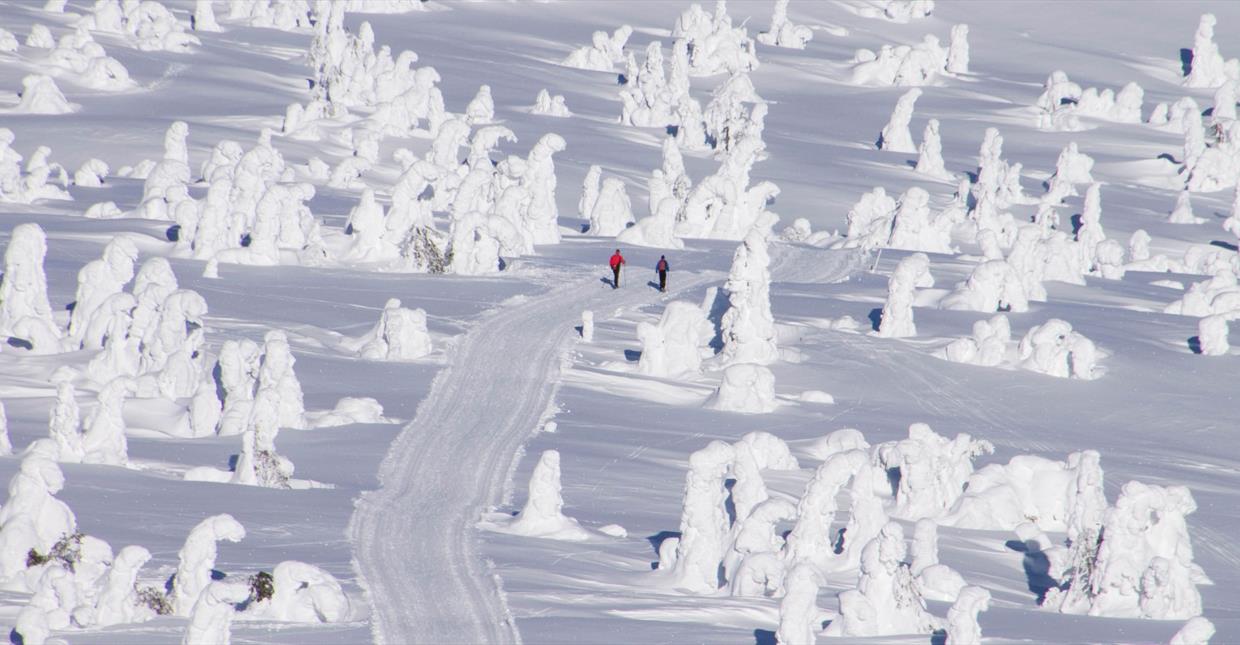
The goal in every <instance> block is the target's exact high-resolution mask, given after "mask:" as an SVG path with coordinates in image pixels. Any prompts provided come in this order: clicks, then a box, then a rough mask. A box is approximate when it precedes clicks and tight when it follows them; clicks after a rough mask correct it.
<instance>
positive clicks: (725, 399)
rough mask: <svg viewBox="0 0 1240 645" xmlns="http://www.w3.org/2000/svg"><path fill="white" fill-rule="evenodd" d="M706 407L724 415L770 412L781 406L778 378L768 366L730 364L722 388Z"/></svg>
mask: <svg viewBox="0 0 1240 645" xmlns="http://www.w3.org/2000/svg"><path fill="white" fill-rule="evenodd" d="M705 405H706V407H707V408H710V409H712V410H722V411H724V412H743V413H746V414H763V413H767V412H771V411H773V410H774V409H775V408H776V406H777V405H778V404H777V403H776V401H775V375H774V374H772V373H771V370H769V369H767V368H766V367H765V366H762V365H757V364H754V363H734V364H732V365H729V366H728V367H727V368H726V369H724V370H723V378H722V379H720V381H719V387H718V388H717V389H716V390H715V392H714V393H713V394H711V396H710V398H708V399H707V400H706V404H705Z"/></svg>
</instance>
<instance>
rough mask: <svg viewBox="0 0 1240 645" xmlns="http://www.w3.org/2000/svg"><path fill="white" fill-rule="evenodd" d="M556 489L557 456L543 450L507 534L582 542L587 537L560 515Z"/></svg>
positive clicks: (552, 452)
mask: <svg viewBox="0 0 1240 645" xmlns="http://www.w3.org/2000/svg"><path fill="white" fill-rule="evenodd" d="M560 491H561V486H560V453H559V452H558V451H555V450H547V451H545V452H543V454H542V456H541V457H539V458H538V464H537V465H536V466H534V472H533V474H531V475H530V484H529V499H527V500H526V502H525V507H524V508H522V509H521V514H520V515H518V516H517V519H516V520H514V521H513V522H512V524H509V525H508V529H507V530H508V531H509V532H511V533H516V534H517V535H527V536H530V537H541V538H551V539H555V540H574V541H576V540H585V539H588V538H589V537H590V534H589V533H587V532H586V530H585V529H583V528H581V526H580V525H578V524H577V520H575V519H573V518H571V517H568V516H566V515H564V512H563V508H564V498H563V497H562V496H561V493H560Z"/></svg>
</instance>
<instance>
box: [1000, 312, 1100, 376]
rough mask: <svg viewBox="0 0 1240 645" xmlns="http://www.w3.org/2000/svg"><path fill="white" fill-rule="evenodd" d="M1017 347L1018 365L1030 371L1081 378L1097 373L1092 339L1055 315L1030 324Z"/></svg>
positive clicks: (1096, 353)
mask: <svg viewBox="0 0 1240 645" xmlns="http://www.w3.org/2000/svg"><path fill="white" fill-rule="evenodd" d="M1019 350H1020V360H1021V366H1022V367H1024V368H1025V369H1028V370H1032V371H1034V372H1039V373H1041V374H1048V375H1050V376H1057V377H1059V378H1075V379H1082V380H1092V379H1095V378H1098V376H1099V375H1100V374H1101V371H1100V370H1099V369H1098V367H1097V361H1098V350H1097V348H1096V347H1095V346H1094V343H1093V342H1092V341H1090V340H1089V339H1088V338H1086V337H1085V336H1083V335H1082V334H1080V333H1079V332H1075V331H1072V325H1070V324H1068V323H1066V322H1064V321H1062V320H1059V319H1058V318H1052V319H1050V320H1048V321H1046V322H1044V323H1042V324H1041V325H1035V326H1034V327H1033V328H1031V329H1030V330H1029V332H1028V333H1026V334H1025V337H1024V338H1022V339H1021V340H1020V347H1019Z"/></svg>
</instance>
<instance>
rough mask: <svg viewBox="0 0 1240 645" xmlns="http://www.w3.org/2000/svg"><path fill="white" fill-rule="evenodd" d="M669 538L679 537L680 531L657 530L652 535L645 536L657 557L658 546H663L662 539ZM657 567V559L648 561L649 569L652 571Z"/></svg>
mask: <svg viewBox="0 0 1240 645" xmlns="http://www.w3.org/2000/svg"><path fill="white" fill-rule="evenodd" d="M671 538H676V539H677V540H679V539H680V531H659V532H658V533H655V534H654V535H649V536H646V541H647V542H649V543H650V546H651V547H653V548H654V554H655V557H656V558H658V557H659V547H661V546H663V541H664V540H668V539H671ZM658 568H659V561H658V560H657V559H656V560H655V561H654V562H651V563H650V570H651V571H654V570H655V569H658Z"/></svg>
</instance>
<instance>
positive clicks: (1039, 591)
mask: <svg viewBox="0 0 1240 645" xmlns="http://www.w3.org/2000/svg"><path fill="white" fill-rule="evenodd" d="M1004 546H1006V547H1007V548H1009V549H1011V550H1013V551H1016V552H1017V553H1024V554H1025V558H1024V560H1022V561H1021V564H1022V565H1023V566H1024V568H1025V578H1026V579H1027V580H1028V585H1029V591H1031V592H1033V593H1034V594H1036V595H1037V597H1038V604H1039V605H1040V604H1042V601H1043V600H1045V599H1046V592H1048V591H1050V590H1051V589H1054V588H1057V587H1058V586H1059V585H1058V584H1056V583H1055V580H1054V578H1051V576H1050V570H1051V561H1050V560H1049V559H1048V558H1047V557H1046V554H1045V553H1043V552H1042V548H1041V547H1040V546H1038V543H1037V542H1034V541H1033V540H1029V541H1028V542H1024V541H1021V540H1008V541H1007V542H1006V543H1005V544H1004Z"/></svg>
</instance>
